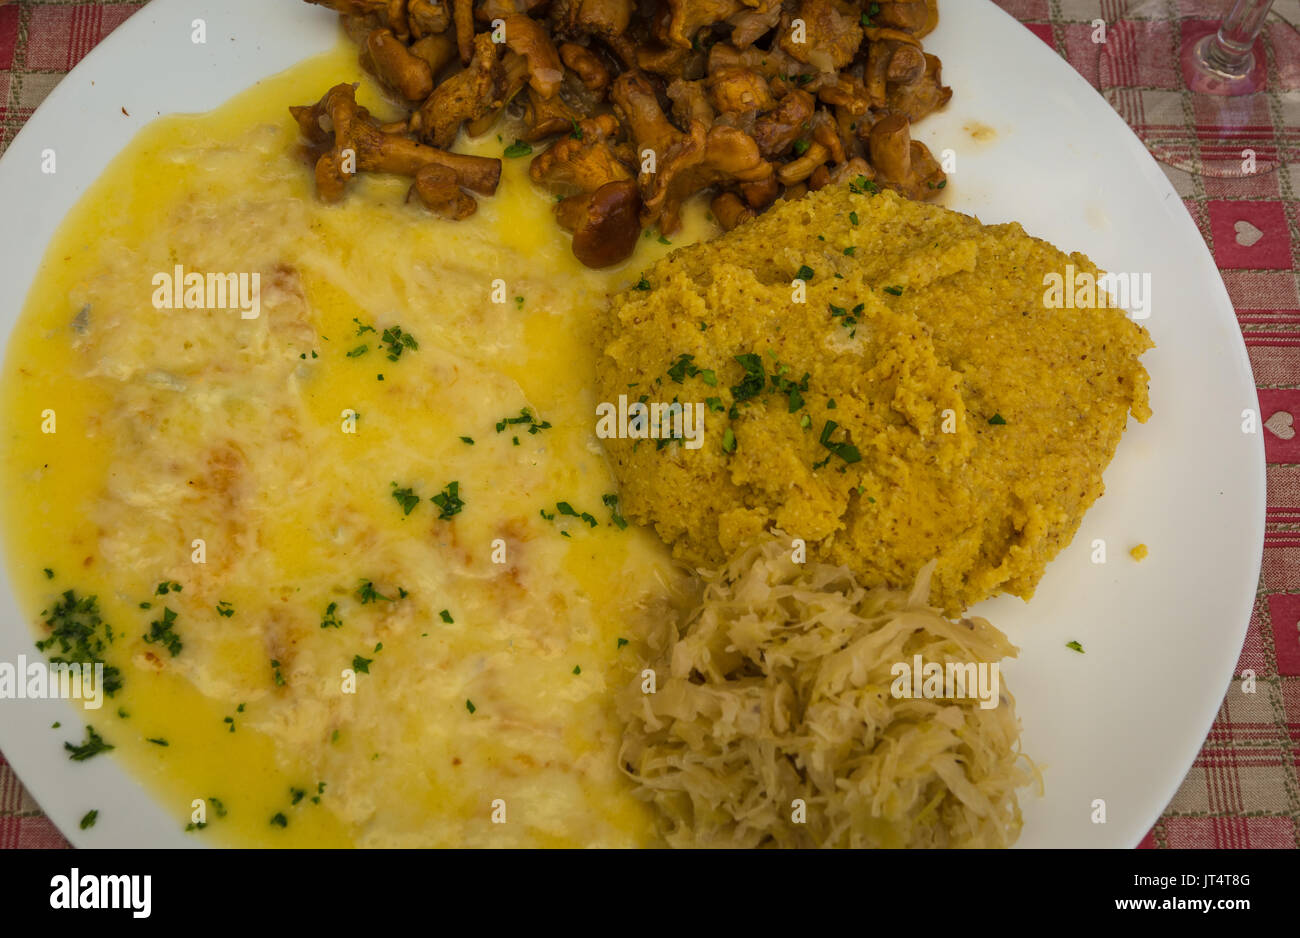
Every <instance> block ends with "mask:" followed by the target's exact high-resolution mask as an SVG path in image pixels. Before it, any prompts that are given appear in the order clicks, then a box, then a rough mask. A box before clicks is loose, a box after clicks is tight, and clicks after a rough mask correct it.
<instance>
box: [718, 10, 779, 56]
mask: <svg viewBox="0 0 1300 938" xmlns="http://www.w3.org/2000/svg"><path fill="white" fill-rule="evenodd" d="M751 6H753V8H752V9H751V8H749V7H747V8H746V9H743V10H741V11H740V12H739V13H733V14H732V15H731V16H729V17H727V22H728V23H730V24H731V26H732V30H731V35H730V36H728V37H727V41H728V42H730V43H731V44H732V45H733V46H735V47H736V48H737V49H748V48H749V47H750V46H752V45H753V44H754V43H755V42H757V41H758V40H759V39H761V38H762V37H763V36H765V35H766V34H767V33H769V32H771V31H772V30H773V29H775V28H776V24H777V23H779V22H780V21H781V4H780V2H779V0H760V2H759V3H758V5H757V6H754V5H752V4H751Z"/></svg>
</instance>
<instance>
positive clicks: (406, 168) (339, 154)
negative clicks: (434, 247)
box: [289, 84, 501, 217]
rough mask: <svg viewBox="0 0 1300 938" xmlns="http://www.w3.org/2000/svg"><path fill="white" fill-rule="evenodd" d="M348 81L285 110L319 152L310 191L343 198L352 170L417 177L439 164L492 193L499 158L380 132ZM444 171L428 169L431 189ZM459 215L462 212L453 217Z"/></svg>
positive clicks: (460, 180) (463, 182)
mask: <svg viewBox="0 0 1300 938" xmlns="http://www.w3.org/2000/svg"><path fill="white" fill-rule="evenodd" d="M355 95H356V89H355V87H354V86H352V85H347V84H341V85H335V86H334V87H333V88H331V89H330V90H329V91H327V92H326V93H325V96H324V97H322V98H321V99H320V101H319V102H317V103H316V104H314V105H312V106H310V107H292V108H290V109H289V111H290V113H292V114H293V116H294V119H295V120H296V121H297V122H298V127H299V128H300V129H301V131H302V133H303V135H304V136H305V137H307V139H308V140H310V141H311V142H312V143H313V144H315V145H316V147H317V149H318V150H319V151H320V155H319V158H318V159H317V161H316V191H317V194H318V195H319V196H320V197H321V198H322V199H323V200H325V201H327V202H336V201H338V200H339V199H340V198H342V197H343V191H344V189H345V187H346V185H347V182H348V180H349V179H350V178H351V177H352V176H353V175H355V174H356V173H358V172H376V173H394V174H396V175H400V176H410V177H412V178H413V179H415V180H416V181H417V183H418V182H419V177H420V174H421V172H422V171H424V170H425V169H426V167H429V166H441V167H443V168H444V169H446V170H448V171H449V172H451V173H452V177H453V179H454V181H455V183H456V185H457V186H459V187H463V188H466V189H472V190H473V191H475V192H481V193H483V194H485V195H491V194H493V193H494V192H496V188H497V184H498V182H499V181H500V179H501V161H500V160H495V159H489V158H487V157H481V156H467V155H465V154H461V153H447V152H445V151H443V150H439V149H436V148H434V147H427V146H424V145H423V144H420V143H417V142H416V141H414V140H411V139H410V138H408V137H406V136H403V135H401V134H393V133H384V132H383V131H382V130H380V128H379V127H378V126H377V125H376V124H375V123H374V121H373V120H372V119H371V117H370V113H369V112H368V111H367V110H366V109H365V108H363V107H361V106H360V105H358V104H357V102H356V96H355ZM444 175H445V174H442V173H433V172H432V171H430V174H429V178H428V180H427V181H426V183H425V187H426V189H428V190H429V191H431V192H432V191H433V188H434V187H435V186H436V185H442V180H443V177H444ZM459 217H464V216H463V215H462V216H459Z"/></svg>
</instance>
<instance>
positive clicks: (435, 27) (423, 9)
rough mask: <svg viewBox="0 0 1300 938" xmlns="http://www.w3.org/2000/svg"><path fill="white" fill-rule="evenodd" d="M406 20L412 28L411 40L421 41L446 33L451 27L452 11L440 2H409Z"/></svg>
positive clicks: (418, 0) (415, 0)
mask: <svg viewBox="0 0 1300 938" xmlns="http://www.w3.org/2000/svg"><path fill="white" fill-rule="evenodd" d="M406 20H407V23H408V24H409V25H410V27H411V38H412V39H415V40H420V39H423V38H425V37H426V36H436V35H438V34H439V33H443V32H446V31H447V27H448V26H450V25H451V11H450V10H448V9H447V4H446V3H444V2H440V0H409V2H408V3H407V4H406Z"/></svg>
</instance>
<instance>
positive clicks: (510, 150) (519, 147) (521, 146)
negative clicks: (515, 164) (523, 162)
mask: <svg viewBox="0 0 1300 938" xmlns="http://www.w3.org/2000/svg"><path fill="white" fill-rule="evenodd" d="M532 152H533V148H532V147H531V146H530V145H529V144H527V143H524V142H523V141H522V140H516V141H515V142H514V143H512V144H510V146H508V147H506V148H505V152H504V153H502V156H504V157H506V158H507V159H511V160H513V159H516V158H518V157H521V156H527V155H528V154H530V153H532Z"/></svg>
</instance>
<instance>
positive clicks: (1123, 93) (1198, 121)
mask: <svg viewBox="0 0 1300 938" xmlns="http://www.w3.org/2000/svg"><path fill="white" fill-rule="evenodd" d="M1171 29H1172V30H1174V31H1175V32H1174V35H1173V36H1170V30H1171ZM1216 29H1217V24H1211V23H1204V22H1201V23H1196V22H1189V21H1182V22H1178V21H1174V23H1171V21H1169V20H1156V19H1149V20H1136V21H1130V22H1129V23H1126V24H1125V25H1124V26H1123V27H1122V28H1121V29H1119V30H1116V31H1112V34H1111V37H1110V39H1109V40H1108V41H1107V43H1106V44H1105V45H1104V46H1103V47H1102V52H1101V61H1100V69H1099V72H1100V85H1101V91H1102V94H1103V95H1104V96H1105V98H1106V100H1107V101H1109V102H1110V104H1111V106H1112V107H1114V108H1115V110H1116V111H1118V112H1119V114H1120V116H1121V117H1123V118H1124V120H1125V121H1126V122H1127V123H1128V125H1129V126H1130V127H1132V128H1133V131H1134V132H1135V133H1136V134H1137V135H1138V136H1139V137H1140V138H1141V139H1142V142H1143V143H1145V144H1146V145H1147V148H1148V149H1149V150H1150V151H1151V152H1152V154H1153V155H1154V156H1155V157H1156V159H1158V160H1160V161H1161V162H1162V163H1166V164H1168V165H1170V166H1174V167H1177V168H1178V169H1181V170H1184V171H1186V172H1189V173H1193V174H1195V175H1199V176H1206V177H1212V178H1220V179H1242V178H1247V177H1251V176H1259V175H1263V174H1266V173H1271V172H1273V171H1275V170H1276V169H1277V168H1278V166H1279V165H1280V162H1281V159H1282V154H1281V151H1280V146H1279V132H1278V129H1277V127H1276V126H1275V123H1274V119H1273V118H1274V115H1273V114H1272V108H1273V102H1272V101H1271V100H1270V98H1269V95H1268V94H1266V93H1265V88H1266V87H1267V82H1268V69H1267V62H1268V58H1267V54H1266V50H1265V46H1264V41H1263V39H1260V40H1258V41H1256V43H1255V44H1254V46H1253V47H1251V48H1249V49H1247V50H1244V51H1243V52H1241V53H1239V54H1238V55H1237V56H1235V57H1234V56H1233V55H1232V54H1231V50H1229V54H1228V55H1227V56H1224V55H1223V54H1222V53H1223V50H1222V49H1221V48H1220V47H1218V45H1217V44H1216V43H1215V35H1216ZM1179 33H1181V35H1179ZM1171 38H1176V39H1177V41H1178V42H1179V50H1180V51H1179V56H1178V62H1177V63H1176V64H1175V67H1177V68H1179V69H1180V70H1181V77H1182V79H1183V85H1184V88H1185V89H1186V90H1184V89H1179V88H1174V87H1170V86H1169V84H1168V82H1167V80H1162V79H1161V78H1160V76H1159V75H1158V74H1155V75H1153V74H1149V73H1147V72H1145V71H1144V70H1143V69H1142V68H1141V67H1139V66H1135V64H1134V63H1135V62H1141V61H1142V59H1141V57H1142V56H1143V55H1146V54H1149V53H1147V52H1146V50H1149V49H1158V48H1160V46H1161V45H1164V47H1165V48H1168V45H1167V43H1168V42H1169V40H1170V39H1171ZM1234 58H1235V61H1234V60H1233V59H1234ZM1171 64H1174V63H1171ZM1236 69H1239V70H1236Z"/></svg>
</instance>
